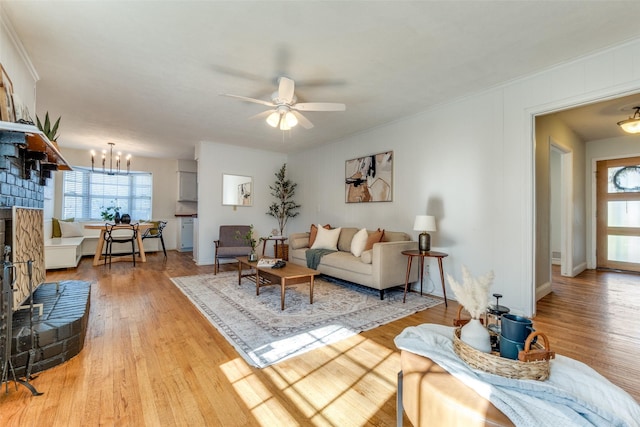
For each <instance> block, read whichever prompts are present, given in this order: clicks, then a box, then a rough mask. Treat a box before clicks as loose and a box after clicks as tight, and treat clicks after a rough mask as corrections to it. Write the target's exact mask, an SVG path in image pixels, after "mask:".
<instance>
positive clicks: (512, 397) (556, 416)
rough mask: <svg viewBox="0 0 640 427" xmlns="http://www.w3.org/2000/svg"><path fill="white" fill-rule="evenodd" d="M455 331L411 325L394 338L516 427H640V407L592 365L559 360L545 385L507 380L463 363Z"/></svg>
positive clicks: (438, 326)
mask: <svg viewBox="0 0 640 427" xmlns="http://www.w3.org/2000/svg"><path fill="white" fill-rule="evenodd" d="M453 331H454V328H451V327H448V326H442V325H431V324H424V325H419V326H412V327H408V328H406V329H405V330H404V331H402V333H401V334H400V335H398V336H397V337H396V338H395V344H396V346H397V347H398V348H399V349H401V350H407V351H410V352H412V353H416V354H420V355H422V356H426V357H428V358H430V359H431V360H433V361H434V362H436V363H437V364H438V365H440V366H442V367H443V368H445V369H446V370H447V371H448V372H449V373H451V374H452V375H454V376H455V377H457V378H459V379H460V380H461V381H463V382H464V383H465V384H467V385H468V386H469V387H471V388H473V389H474V390H475V391H476V392H477V393H478V394H480V395H481V396H482V397H484V398H486V399H487V400H489V401H490V402H491V403H493V404H494V405H495V406H496V407H497V408H498V409H499V410H501V411H502V412H503V413H504V414H505V415H506V416H507V417H509V419H510V420H511V421H512V422H513V423H514V424H515V425H516V426H519V427H520V426H522V427H540V426H562V427H565V426H567V427H568V426H602V427H612V426H620V427H623V426H624V427H635V426H640V405H638V403H637V402H636V401H635V400H634V399H633V398H632V397H631V396H630V395H629V394H628V393H626V392H625V391H624V390H622V389H621V388H619V387H618V386H616V385H614V384H612V383H611V382H609V380H607V379H606V378H604V377H603V376H602V375H600V374H598V373H597V372H596V371H594V370H593V369H592V368H590V367H588V366H587V365H585V364H583V363H581V362H578V361H576V360H573V359H570V358H568V357H563V356H560V355H556V358H555V359H554V360H552V361H551V362H550V363H551V374H550V376H549V379H547V380H546V381H534V380H514V379H509V378H504V377H501V376H498V375H493V374H489V373H486V372H482V371H479V370H475V369H472V368H470V367H469V366H468V365H467V364H466V363H464V362H463V361H462V360H461V359H460V358H459V357H458V356H457V355H456V354H455V352H454V350H453Z"/></svg>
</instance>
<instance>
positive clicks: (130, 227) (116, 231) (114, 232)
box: [104, 223, 138, 268]
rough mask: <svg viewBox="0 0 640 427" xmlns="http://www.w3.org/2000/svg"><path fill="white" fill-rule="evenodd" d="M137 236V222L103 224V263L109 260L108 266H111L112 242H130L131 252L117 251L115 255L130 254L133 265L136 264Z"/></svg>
mask: <svg viewBox="0 0 640 427" xmlns="http://www.w3.org/2000/svg"><path fill="white" fill-rule="evenodd" d="M137 238H138V224H137V223H136V224H109V223H107V224H105V233H104V240H105V243H106V244H105V249H104V263H105V265H106V264H107V260H108V261H109V268H111V258H112V257H113V256H114V255H113V244H114V243H131V252H130V253H129V252H126V253H118V254H116V255H115V256H127V255H131V258H132V259H133V266H134V267H135V266H136V239H137Z"/></svg>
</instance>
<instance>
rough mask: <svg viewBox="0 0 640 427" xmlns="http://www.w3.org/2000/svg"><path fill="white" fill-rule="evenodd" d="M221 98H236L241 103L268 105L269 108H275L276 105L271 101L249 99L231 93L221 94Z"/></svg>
mask: <svg viewBox="0 0 640 427" xmlns="http://www.w3.org/2000/svg"><path fill="white" fill-rule="evenodd" d="M220 96H227V97H229V98H236V99H239V100H241V101H247V102H253V103H254V104H260V105H266V106H267V107H275V106H276V105H275V104H274V103H273V102H270V101H263V100H262V99H255V98H249V97H247V96H240V95H231V94H229V93H221V94H220Z"/></svg>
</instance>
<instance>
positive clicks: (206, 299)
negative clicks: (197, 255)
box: [171, 272, 442, 368]
mask: <svg viewBox="0 0 640 427" xmlns="http://www.w3.org/2000/svg"><path fill="white" fill-rule="evenodd" d="M171 280H172V281H173V283H174V284H175V285H176V286H177V287H178V288H179V289H180V290H181V291H182V292H184V294H185V295H186V296H187V297H188V298H189V299H190V300H191V302H192V303H193V304H194V305H195V306H196V307H197V308H198V309H199V310H200V311H201V312H202V314H204V316H205V317H206V318H207V319H208V320H209V321H210V322H211V323H212V324H213V325H214V326H215V327H216V328H217V329H218V330H219V331H220V333H221V334H222V335H224V337H225V338H226V339H227V340H228V341H229V342H230V343H231V344H232V345H233V346H234V347H235V349H236V350H237V351H238V353H240V354H241V355H242V357H243V358H244V359H245V360H246V361H247V362H248V363H249V364H251V365H253V366H257V367H260V368H264V367H266V366H269V365H271V364H274V363H277V362H280V361H282V360H285V359H288V358H290V357H293V356H297V355H299V354H302V353H304V352H307V351H309V350H312V349H315V348H318V347H322V346H324V345H328V344H331V343H334V342H337V341H339V340H342V339H345V338H348V337H350V336H353V335H355V334H357V333H359V332H362V331H366V330H369V329H373V328H375V327H378V326H380V325H384V324H385V323H389V322H392V321H394V320H397V319H400V318H402V317H405V316H408V315H410V314H413V313H415V312H418V311H421V310H425V309H427V308H429V307H433V306H435V305H438V304H441V303H442V301H441V300H438V299H436V298H432V297H430V296H426V295H424V296H420V294H419V293H415V292H411V293H408V294H407V302H406V303H405V304H403V303H402V297H403V291H402V289H401V288H394V289H389V290H387V291H385V296H384V300H382V301H381V300H380V294H379V291H377V290H375V289H369V288H365V287H363V286H358V285H354V284H349V283H345V282H339V283H334V282H332V281H331V280H329V279H328V278H326V277H324V276H320V277H318V278H316V280H315V284H314V289H313V304H309V284H308V283H307V284H300V285H290V286H287V288H286V292H285V309H284V310H280V286H266V287H262V288H260V295H257V296H256V287H255V284H254V283H253V282H250V281H249V280H247V279H243V280H242V284H241V285H240V286H239V285H238V273H237V272H224V273H219V274H218V275H213V274H203V275H198V276H185V277H174V278H172V279H171Z"/></svg>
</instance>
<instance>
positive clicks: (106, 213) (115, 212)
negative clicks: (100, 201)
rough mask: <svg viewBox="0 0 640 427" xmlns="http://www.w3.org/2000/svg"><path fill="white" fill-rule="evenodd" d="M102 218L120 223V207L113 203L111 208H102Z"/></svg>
mask: <svg viewBox="0 0 640 427" xmlns="http://www.w3.org/2000/svg"><path fill="white" fill-rule="evenodd" d="M100 216H101V217H102V219H103V220H105V221H114V222H115V223H116V224H117V223H119V222H120V206H117V205H116V203H115V202H113V201H112V202H111V205H110V206H107V207H104V206H100Z"/></svg>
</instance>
